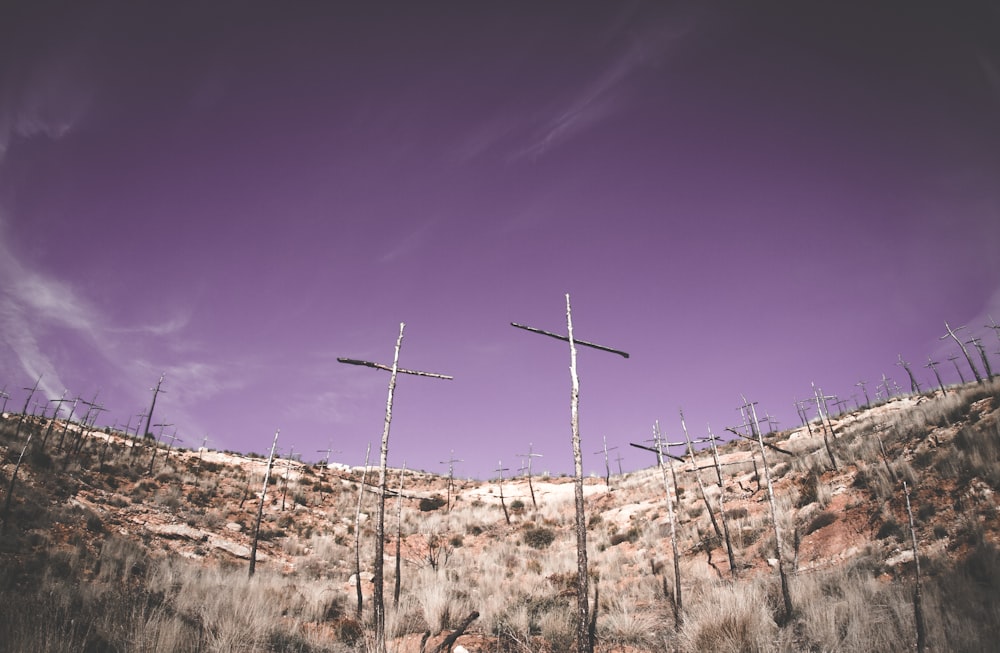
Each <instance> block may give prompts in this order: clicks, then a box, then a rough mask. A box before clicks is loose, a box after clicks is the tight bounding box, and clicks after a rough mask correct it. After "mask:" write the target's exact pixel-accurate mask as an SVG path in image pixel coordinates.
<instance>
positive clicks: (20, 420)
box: [14, 374, 42, 440]
mask: <svg viewBox="0 0 1000 653" xmlns="http://www.w3.org/2000/svg"><path fill="white" fill-rule="evenodd" d="M41 382H42V375H41V374H39V375H38V378H37V379H35V385H33V386H31V387H30V388H24V390H27V391H28V397H27V398H26V399H25V400H24V408H22V409H21V416H20V417H19V418H18V420H17V429H15V431H14V440H17V438H18V437H20V435H21V425H22V424H23V423H24V415H25V413H27V412H28V404H30V403H31V398H32V397H33V396H35V391H36V390H38V384H39V383H41Z"/></svg>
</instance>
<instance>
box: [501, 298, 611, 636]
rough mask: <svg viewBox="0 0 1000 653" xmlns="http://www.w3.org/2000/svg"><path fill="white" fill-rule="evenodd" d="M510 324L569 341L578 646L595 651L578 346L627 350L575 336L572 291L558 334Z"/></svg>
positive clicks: (567, 300)
mask: <svg viewBox="0 0 1000 653" xmlns="http://www.w3.org/2000/svg"><path fill="white" fill-rule="evenodd" d="M511 326H513V327H517V328H519V329H524V330H526V331H531V332H533V333H538V334H541V335H546V336H549V337H550V338H556V339H557V340H564V341H566V342H568V343H569V374H570V381H571V385H570V400H569V406H570V430H571V431H572V434H573V467H574V471H575V473H576V483H575V486H574V496H575V503H576V648H577V651H578V653H593V647H591V646H590V636H589V623H590V608H589V605H588V602H589V600H590V597H589V589H588V585H589V582H588V569H587V514H586V510H585V507H584V500H583V454H582V453H581V449H580V419H579V409H580V377H579V376H578V375H577V371H576V346H577V345H580V346H581V347H591V348H593V349H598V350H601V351H606V352H609V353H613V354H618V355H619V356H622V357H624V358H628V354H627V353H625V352H624V351H621V350H619V349H613V348H611V347H605V346H604V345H597V344H594V343H592V342H586V341H584V340H576V339H574V337H573V310H572V307H571V306H570V300H569V293H566V333H567V335H565V336H562V335H559V334H555V333H551V332H548V331H543V330H541V329H535V328H533V327H528V326H524V325H522V324H517V323H515V322H511Z"/></svg>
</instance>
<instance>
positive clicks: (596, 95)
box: [511, 19, 692, 160]
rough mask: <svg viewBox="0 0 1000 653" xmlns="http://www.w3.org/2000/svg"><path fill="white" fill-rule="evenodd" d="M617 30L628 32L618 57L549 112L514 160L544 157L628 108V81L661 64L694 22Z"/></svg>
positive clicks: (670, 21)
mask: <svg viewBox="0 0 1000 653" xmlns="http://www.w3.org/2000/svg"><path fill="white" fill-rule="evenodd" d="M617 29H621V30H624V31H626V32H627V33H628V35H627V38H626V39H625V41H626V42H625V44H624V45H623V46H620V47H619V50H618V54H617V55H615V56H613V57H612V58H611V59H610V61H609V62H608V63H607V64H606V65H605V66H604V67H603V68H601V69H599V70H597V71H596V73H595V75H594V76H593V78H592V79H591V81H590V82H589V83H587V84H585V85H584V86H583V87H582V88H581V89H579V90H578V91H577V92H576V93H574V94H571V95H570V96H568V98H567V99H564V100H563V101H562V102H561V103H559V104H558V105H557V108H556V110H555V111H554V112H553V113H554V115H552V114H551V113H550V114H549V116H550V117H547V118H545V119H544V120H543V121H542V122H541V124H540V125H539V126H538V127H537V128H535V129H534V130H533V133H532V135H531V137H530V139H529V140H530V142H529V143H528V144H527V145H525V146H524V147H522V148H520V149H519V150H518V151H517V152H515V154H514V155H513V156H512V157H511V159H512V160H514V159H522V158H529V159H530V158H537V157H539V156H542V155H543V154H545V153H546V152H548V151H549V150H550V149H552V148H553V147H555V146H557V145H559V144H560V143H563V142H565V141H567V140H569V139H571V138H573V137H574V136H576V135H578V134H581V133H583V132H585V131H587V130H588V129H590V128H592V127H594V126H595V125H597V124H599V123H601V122H602V121H604V120H605V119H606V118H608V117H609V116H611V115H613V114H615V113H616V112H617V111H619V110H620V108H621V107H623V106H626V104H627V92H626V82H627V81H628V80H629V78H630V77H631V76H632V74H633V73H634V72H635V71H637V70H638V69H640V68H642V67H644V66H647V65H655V64H656V63H658V62H659V60H660V59H661V57H662V56H663V54H664V53H665V51H666V49H667V48H668V47H669V46H670V45H671V44H672V43H674V42H676V41H677V40H678V39H680V38H682V37H683V36H685V35H686V34H688V33H689V32H690V31H691V29H692V23H691V22H689V21H681V23H680V26H679V27H678V26H677V25H676V24H675V22H674V20H673V19H669V20H663V21H662V22H660V23H655V22H654V23H651V24H648V25H643V26H641V27H639V28H635V29H630V28H629V26H628V25H627V24H624V23H623V24H622V25H619V27H618V28H617Z"/></svg>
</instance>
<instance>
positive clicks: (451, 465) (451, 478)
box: [441, 449, 465, 512]
mask: <svg viewBox="0 0 1000 653" xmlns="http://www.w3.org/2000/svg"><path fill="white" fill-rule="evenodd" d="M464 462H465V461H464V460H462V459H461V458H456V457H455V450H454V449H452V450H451V458H449V459H448V460H442V461H441V464H442V465H448V502H447V506H448V508H447V512H451V491H452V488H453V487H454V486H455V463H464Z"/></svg>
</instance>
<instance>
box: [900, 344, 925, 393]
mask: <svg viewBox="0 0 1000 653" xmlns="http://www.w3.org/2000/svg"><path fill="white" fill-rule="evenodd" d="M896 356H897V357H898V359H899V360H897V361H896V365H898V366H900V367H902V368H903V369H904V370H906V375H907V376H909V377H910V392H912V393H913V394H917V395H918V394H920V384H919V383H917V379H916V377H915V376H913V370H911V369H910V364H909V363H908V362H906V361H904V360H903V355H902V354H896Z"/></svg>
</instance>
